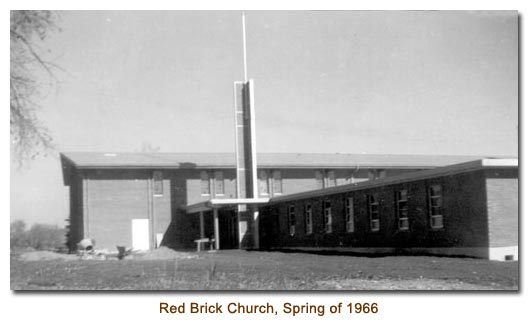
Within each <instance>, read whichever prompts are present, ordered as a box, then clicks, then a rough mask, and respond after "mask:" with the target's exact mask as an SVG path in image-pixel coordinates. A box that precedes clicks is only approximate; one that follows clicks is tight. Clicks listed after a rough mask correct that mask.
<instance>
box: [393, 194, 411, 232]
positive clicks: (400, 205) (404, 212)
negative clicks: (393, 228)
mask: <svg viewBox="0 0 528 320" xmlns="http://www.w3.org/2000/svg"><path fill="white" fill-rule="evenodd" d="M396 217H397V218H398V229H399V230H409V207H408V206H407V190H405V189H404V190H400V191H396Z"/></svg>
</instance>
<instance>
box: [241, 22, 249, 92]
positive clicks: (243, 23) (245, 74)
mask: <svg viewBox="0 0 528 320" xmlns="http://www.w3.org/2000/svg"><path fill="white" fill-rule="evenodd" d="M242 41H243V45H244V82H247V80H248V77H247V54H246V14H245V13H242Z"/></svg>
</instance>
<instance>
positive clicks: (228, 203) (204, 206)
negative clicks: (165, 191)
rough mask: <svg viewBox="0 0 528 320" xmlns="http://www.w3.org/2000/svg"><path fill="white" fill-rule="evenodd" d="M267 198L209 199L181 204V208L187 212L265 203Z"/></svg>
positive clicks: (267, 200)
mask: <svg viewBox="0 0 528 320" xmlns="http://www.w3.org/2000/svg"><path fill="white" fill-rule="evenodd" d="M269 200H270V199H269V198H250V199H211V200H208V201H203V202H199V203H195V204H191V205H188V206H183V207H182V209H183V210H185V211H186V212H187V213H197V212H204V211H210V210H212V209H218V208H225V207H232V206H236V205H243V204H255V205H257V204H266V203H268V202H269Z"/></svg>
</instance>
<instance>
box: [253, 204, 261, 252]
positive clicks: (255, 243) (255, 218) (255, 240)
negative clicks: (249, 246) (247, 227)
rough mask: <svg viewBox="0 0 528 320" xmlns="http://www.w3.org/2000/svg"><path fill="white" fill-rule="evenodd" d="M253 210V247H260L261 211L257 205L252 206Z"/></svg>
mask: <svg viewBox="0 0 528 320" xmlns="http://www.w3.org/2000/svg"><path fill="white" fill-rule="evenodd" d="M251 211H252V212H253V248H254V249H259V248H260V234H259V211H258V207H257V206H252V208H251Z"/></svg>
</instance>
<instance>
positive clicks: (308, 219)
mask: <svg viewBox="0 0 528 320" xmlns="http://www.w3.org/2000/svg"><path fill="white" fill-rule="evenodd" d="M312 221H313V220H312V204H311V203H307V204H306V205H305V206H304V227H305V230H304V231H305V232H306V234H312V232H313V224H312Z"/></svg>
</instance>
